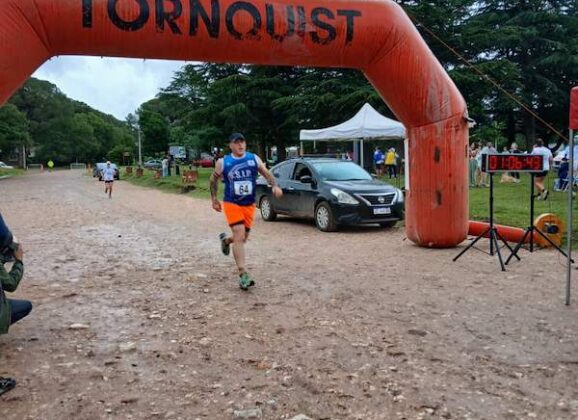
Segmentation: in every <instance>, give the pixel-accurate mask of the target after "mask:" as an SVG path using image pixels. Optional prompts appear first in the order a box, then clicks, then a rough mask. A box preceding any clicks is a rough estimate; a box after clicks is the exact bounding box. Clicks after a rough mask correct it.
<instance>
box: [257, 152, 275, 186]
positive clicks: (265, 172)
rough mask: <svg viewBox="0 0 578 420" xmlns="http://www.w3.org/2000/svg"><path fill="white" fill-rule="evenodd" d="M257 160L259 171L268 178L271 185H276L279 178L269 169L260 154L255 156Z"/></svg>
mask: <svg viewBox="0 0 578 420" xmlns="http://www.w3.org/2000/svg"><path fill="white" fill-rule="evenodd" d="M255 160H256V161H257V170H258V171H259V173H260V174H261V175H263V178H265V179H266V180H267V182H268V183H269V185H270V186H271V187H276V186H277V180H276V179H275V177H274V176H273V174H272V173H271V172H269V169H267V167H266V166H265V164H264V163H263V161H262V160H261V158H260V157H259V156H255Z"/></svg>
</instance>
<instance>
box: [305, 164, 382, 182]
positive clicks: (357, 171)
mask: <svg viewBox="0 0 578 420" xmlns="http://www.w3.org/2000/svg"><path fill="white" fill-rule="evenodd" d="M312 165H313V167H314V168H315V171H316V172H317V174H318V175H319V177H320V178H321V179H322V180H324V181H360V180H364V181H366V180H371V179H372V178H371V175H369V174H368V173H367V171H366V170H365V169H363V168H361V166H358V165H356V164H355V163H353V162H347V161H344V162H335V161H327V162H313V163H312Z"/></svg>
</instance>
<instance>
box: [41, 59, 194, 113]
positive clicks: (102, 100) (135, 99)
mask: <svg viewBox="0 0 578 420" xmlns="http://www.w3.org/2000/svg"><path fill="white" fill-rule="evenodd" d="M184 64H185V62H183V61H167V60H142V59H127V58H110V57H104V58H100V57H82V56H78V57H77V56H64V57H54V58H53V59H51V60H50V61H47V62H46V63H44V65H42V67H40V68H39V69H38V70H37V71H36V72H35V73H34V74H33V76H34V77H36V78H38V79H42V80H48V81H49V82H52V83H54V84H55V85H56V86H58V88H59V89H60V90H61V91H62V92H63V93H64V94H65V95H66V96H68V97H69V98H71V99H75V100H77V101H81V102H84V103H86V104H88V105H90V106H91V107H93V108H95V109H97V110H99V111H102V112H105V113H107V114H112V115H114V116H115V117H116V118H118V119H120V120H124V118H125V117H126V116H127V114H129V113H131V112H133V113H134V111H135V110H136V109H137V108H138V107H139V106H140V105H141V104H142V103H143V102H146V101H148V100H149V99H152V98H154V97H155V95H156V94H157V93H158V92H159V90H160V89H161V88H163V87H167V86H168V84H169V83H170V82H171V80H172V78H173V74H174V72H175V71H176V70H179V69H180V68H181V66H183V65H184Z"/></svg>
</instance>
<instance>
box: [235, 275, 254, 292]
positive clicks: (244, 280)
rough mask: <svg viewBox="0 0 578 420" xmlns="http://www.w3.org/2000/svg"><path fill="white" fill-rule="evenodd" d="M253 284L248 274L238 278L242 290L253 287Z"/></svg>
mask: <svg viewBox="0 0 578 420" xmlns="http://www.w3.org/2000/svg"><path fill="white" fill-rule="evenodd" d="M254 285H255V282H254V281H253V279H252V278H251V277H249V274H247V273H243V274H241V275H240V276H239V287H240V288H241V289H243V290H247V289H249V287H251V286H254Z"/></svg>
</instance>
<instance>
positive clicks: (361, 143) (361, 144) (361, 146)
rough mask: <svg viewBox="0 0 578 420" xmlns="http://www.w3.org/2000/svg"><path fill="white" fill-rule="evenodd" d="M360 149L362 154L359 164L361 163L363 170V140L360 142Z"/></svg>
mask: <svg viewBox="0 0 578 420" xmlns="http://www.w3.org/2000/svg"><path fill="white" fill-rule="evenodd" d="M359 149H360V150H361V152H360V153H359V155H360V156H359V162H360V166H361V167H362V168H363V166H364V165H363V138H362V139H361V140H359Z"/></svg>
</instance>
